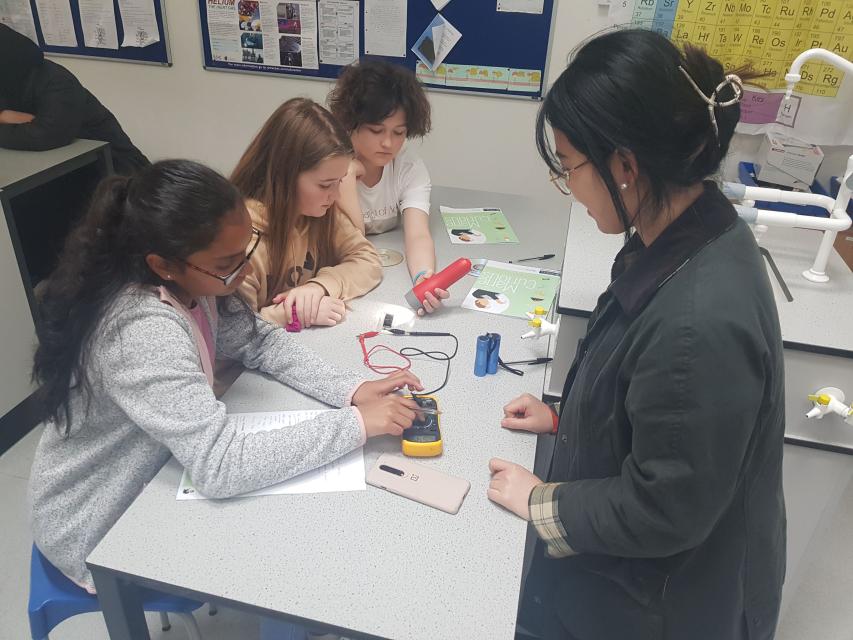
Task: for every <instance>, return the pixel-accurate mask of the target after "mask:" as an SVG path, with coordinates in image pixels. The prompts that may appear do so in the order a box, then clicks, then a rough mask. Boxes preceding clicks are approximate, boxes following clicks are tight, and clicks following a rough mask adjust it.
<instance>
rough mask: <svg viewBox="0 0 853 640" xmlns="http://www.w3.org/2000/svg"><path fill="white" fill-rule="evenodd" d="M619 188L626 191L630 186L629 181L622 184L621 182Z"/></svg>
mask: <svg viewBox="0 0 853 640" xmlns="http://www.w3.org/2000/svg"><path fill="white" fill-rule="evenodd" d="M619 188H620V189H621V190H622V191H625V189H627V188H628V183H627V182H623V183H622V184H620V185H619Z"/></svg>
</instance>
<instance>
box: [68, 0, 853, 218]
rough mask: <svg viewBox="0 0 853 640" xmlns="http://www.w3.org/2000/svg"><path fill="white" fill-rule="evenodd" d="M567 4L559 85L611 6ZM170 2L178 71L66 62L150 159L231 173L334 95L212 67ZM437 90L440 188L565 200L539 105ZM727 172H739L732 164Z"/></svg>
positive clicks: (835, 157) (181, 5)
mask: <svg viewBox="0 0 853 640" xmlns="http://www.w3.org/2000/svg"><path fill="white" fill-rule="evenodd" d="M457 1H460V2H463V1H465V0H457ZM557 4H558V12H557V18H556V26H555V30H554V38H553V46H552V51H551V58H550V61H551V62H550V68H549V70H548V74H547V76H546V78H547V81H548V83H549V84H550V82H551V81H553V80H554V79H555V78H556V77H557V75H559V73H560V71H561V70H562V69H563V68H564V66H565V62H566V59H567V56H568V54H569V52H570V51H571V50H572V48H573V47H574V46H575V45H576V44H577V43H578V42H580V41H581V40H582V39H583V38H585V37H587V36H589V35H591V34H594V33H595V32H597V31H599V30H600V29H602V28H604V27H606V26H607V18H606V9H605V8H599V7H597V5H596V3H593V2H583V3H581V2H578V1H577V0H562V1H559V0H558V1H557ZM165 5H166V16H167V23H168V31H169V40H170V46H171V51H172V61H173V66H172V67H171V68H165V67H155V66H149V65H138V64H127V63H118V62H106V61H102V60H83V59H73V58H56V60H57V61H58V62H60V63H61V64H63V65H65V66H67V67H68V68H69V69H70V70H71V71H73V72H74V73H75V74H76V75H77V77H78V78H79V79H80V80H81V82H82V83H83V84H84V85H85V86H86V87H87V88H89V90H91V91H92V92H93V93H94V94H95V95H96V96H98V98H99V99H100V100H101V101H102V102H103V103H104V104H105V105H106V106H107V107H108V108H109V109H111V110H112V111H113V113H115V115H116V116H117V117H118V119H119V121H120V122H121V123H122V126H123V127H124V128H125V130H126V131H127V132H128V134H129V135H130V137H131V139H132V140H133V141H134V142H135V143H136V144H137V146H139V147H140V148H141V149H142V151H143V152H144V153H145V154H147V155H148V156H149V157H150V158H152V159H158V158H166V157H188V158H193V159H197V160H201V161H203V162H206V163H207V164H210V165H212V166H213V167H215V168H217V169H219V170H220V171H223V172H226V173H227V172H228V171H230V169H231V168H232V167H233V166H234V164H235V163H236V161H237V159H238V158H239V156H240V154H241V153H242V151H243V150H244V149H245V147H246V145H247V144H248V142H249V140H250V139H251V138H252V136H253V135H254V133H255V132H256V131H257V129H258V128H259V127H260V125H261V124H262V123H263V122H264V120H265V119H266V118H267V116H269V114H270V113H271V112H272V111H273V109H274V108H275V107H276V106H278V105H279V104H280V103H281V102H282V101H284V100H286V99H288V98H291V97H293V96H307V97H311V98H313V99H315V100H318V101H324V100H325V96H326V93H327V92H328V90H329V87H330V83H329V82H326V81H317V80H300V79H295V78H290V77H287V78H281V77H274V76H255V75H248V74H240V73H225V72H219V71H205V70H204V69H203V68H202V53H201V34H200V27H199V17H198V7H197V2H196V1H195V0H165ZM463 37H464V35H463ZM429 95H430V100H431V102H432V106H433V123H434V124H433V133H432V134H430V135H429V136H428V137H427V138H426V140H425V141H424V143H423V147H422V155H423V157H424V160H425V161H426V163H427V165H428V167H429V170H430V173H431V174H432V177H433V182H434V184H438V185H447V186H455V187H467V188H472V189H480V190H484V191H495V192H504V193H517V194H525V195H531V196H540V197H543V196H544V198H545V199H546V201H548V202H550V203H554V204H555V205H557V206H565V203H564V202H562V201H561V199H560V196H559V194H558V193H557V192H556V190H555V189H553V188H552V187H551V186H550V185H548V183H547V180H546V178H547V173H546V169H545V167H544V165H543V164H542V162H541V161H540V160H539V158H538V156H537V154H536V149H535V146H534V143H533V124H534V120H535V117H536V112H537V109H538V105H539V103H538V102H534V101H526V100H515V99H506V98H487V97H479V96H470V95H458V94H457V95H453V94H447V93H440V92H435V91H431V92H430V94H429ZM739 138H741V139H739V140H738V141H737V144H735V145H734V147H733V151H735V152H736V153H735V154H733V157H741V156H744V157H747V158H748V157H750V156H751V155H752V154H754V153H755V151H756V150H757V148H758V143H759V140H758V139H757V137H747V136H739ZM825 151H826V152H827V160H826V161H825V163H824V167H823V168H822V171H821V174H822V175H824V174H826V175H828V174H830V173H832V172H834V173H839V172H840V171H841V169H842V168H843V166H844V164H845V162H844V160H843V159H844V158H846V157H847V155H849V154H850V153H851V152H853V148H850V147H848V148H846V149H845V150H842V151H835V150H831V149H825ZM733 166H734V165H733V163H731V162H730V163H729V167H733ZM726 174H727V176H732V177H733V174H732V173H731V171H729V170H727V172H726ZM484 204H487V203H484Z"/></svg>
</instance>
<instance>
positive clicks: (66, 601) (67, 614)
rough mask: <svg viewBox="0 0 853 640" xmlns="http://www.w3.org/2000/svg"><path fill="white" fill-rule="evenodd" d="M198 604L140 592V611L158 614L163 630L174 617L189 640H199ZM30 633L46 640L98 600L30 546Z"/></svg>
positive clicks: (93, 607)
mask: <svg viewBox="0 0 853 640" xmlns="http://www.w3.org/2000/svg"><path fill="white" fill-rule="evenodd" d="M201 604H202V603H201V602H196V601H195V600H188V599H186V598H181V597H178V596H171V595H167V594H165V593H158V592H156V591H151V590H149V589H143V590H142V608H143V609H145V611H157V612H159V613H160V621H161V622H162V623H163V630H164V631H165V630H167V629H169V618H168V616H167V615H166V614H167V612H168V613H173V614H175V615H176V616H177V617H178V618H179V619H180V620H181V622H183V623H184V626H186V628H187V633H188V634H189V637H190V640H201V632H200V631H199V628H198V623H197V622H196V620H195V618H194V617H193V614H192V612H193V611H195V610H196V609H198V608H199V607H200V606H201ZM27 609H28V613H29V616H30V633H31V634H32V637H33V640H47V639H48V634H49V633H50V632H51V630H52V629H53V628H54V627H55V626H56V625H58V624H59V623H60V622H62V621H63V620H65V619H67V618H71V617H72V616H76V615H78V614H81V613H92V612H93V611H100V610H101V605H100V603H99V602H98V597H97V596H93V595H92V594H90V593H88V592H87V591H86V590H85V589H83V588H81V587H78V586H77V585H76V584H74V583H73V582H71V580H69V579H68V578H67V577H66V576H65V575H63V574H62V572H61V571H59V569H57V568H56V567H54V566H53V565H52V564H51V563H50V562H49V561H48V560H47V558H45V557H44V556H43V555H42V553H41V551H39V550H38V548H37V547H36V546H35V545H33V552H32V557H31V559H30V602H29V606H28V607H27Z"/></svg>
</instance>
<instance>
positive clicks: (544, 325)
mask: <svg viewBox="0 0 853 640" xmlns="http://www.w3.org/2000/svg"><path fill="white" fill-rule="evenodd" d="M524 315H526V316H527V318H528V320H529V321H528V323H527V324H528V325H530V327H532V328H531V329H530V331H528V332H527V333H525V334H524V335H522V336H521V339H522V340H526V339H527V338H541V337H542V336H552V335H554V334H556V333H557V323H555V322H548V321H547V320H546V319H545V316H546V315H548V310H547V309H545V308H544V307H536V308H535V309H534V310H533V312H532V313H531V312H530V311H528V312H527V313H525V314H524Z"/></svg>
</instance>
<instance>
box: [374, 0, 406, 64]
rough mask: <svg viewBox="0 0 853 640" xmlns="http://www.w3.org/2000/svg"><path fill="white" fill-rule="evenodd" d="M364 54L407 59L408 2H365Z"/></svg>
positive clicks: (397, 0) (402, 0) (399, 0)
mask: <svg viewBox="0 0 853 640" xmlns="http://www.w3.org/2000/svg"><path fill="white" fill-rule="evenodd" d="M364 53H365V54H367V55H372V56H391V57H394V58H405V57H406V0H365V2H364Z"/></svg>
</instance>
